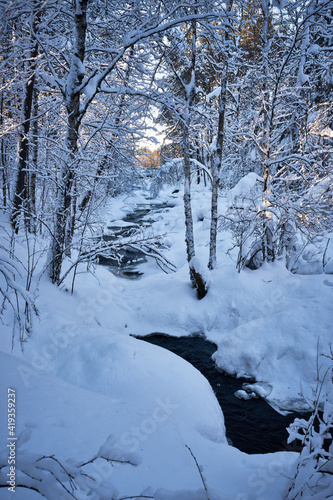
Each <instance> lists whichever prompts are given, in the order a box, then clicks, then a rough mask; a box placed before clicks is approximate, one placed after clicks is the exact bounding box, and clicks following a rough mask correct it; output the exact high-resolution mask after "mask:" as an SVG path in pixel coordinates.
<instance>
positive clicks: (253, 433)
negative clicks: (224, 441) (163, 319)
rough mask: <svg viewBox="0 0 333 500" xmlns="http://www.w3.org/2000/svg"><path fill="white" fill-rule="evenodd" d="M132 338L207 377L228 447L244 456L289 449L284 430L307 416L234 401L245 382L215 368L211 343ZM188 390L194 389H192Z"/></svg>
mask: <svg viewBox="0 0 333 500" xmlns="http://www.w3.org/2000/svg"><path fill="white" fill-rule="evenodd" d="M136 338H139V339H140V340H143V341H146V342H150V343H152V344H155V345H158V346H160V347H163V348H164V349H168V350H169V351H172V352H173V353H175V354H177V355H178V356H180V357H182V358H183V359H185V360H186V361H188V362H189V363H191V364H192V365H193V366H195V368H197V369H198V370H199V371H200V372H201V373H202V374H203V375H204V376H205V377H206V378H207V380H208V382H209V383H210V385H211V387H212V389H213V391H214V393H215V395H216V398H217V400H218V402H219V404H220V406H221V409H222V411H223V414H224V420H225V426H226V434H227V438H228V441H229V442H230V444H232V445H233V446H235V447H236V448H238V449H239V450H241V451H244V452H245V453H270V452H275V451H287V450H288V451H289V450H291V449H292V448H291V446H290V445H287V438H288V432H287V430H286V427H288V425H289V424H290V423H291V422H293V421H294V419H295V418H296V417H298V418H307V417H308V416H309V415H305V414H304V413H302V414H299V413H295V412H292V413H288V414H287V415H281V414H280V413H278V412H277V411H276V410H274V409H273V408H272V407H271V406H270V405H269V404H268V403H267V402H266V401H265V400H264V399H262V398H256V399H249V400H245V401H244V400H241V399H238V398H237V397H236V396H235V392H236V391H238V390H240V389H241V388H242V385H243V383H249V379H242V378H235V377H232V376H230V375H227V374H225V373H223V372H221V371H220V370H219V369H218V368H217V366H216V365H215V363H214V361H213V360H212V354H213V353H214V352H215V351H216V346H215V344H213V343H212V342H209V341H208V340H206V339H205V338H203V337H171V336H169V335H163V334H160V333H154V334H151V335H147V336H145V337H138V336H136ZM191 389H192V390H195V387H194V388H191ZM293 449H294V448H293Z"/></svg>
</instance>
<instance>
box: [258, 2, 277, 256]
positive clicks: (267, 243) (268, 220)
mask: <svg viewBox="0 0 333 500" xmlns="http://www.w3.org/2000/svg"><path fill="white" fill-rule="evenodd" d="M261 7H262V12H263V20H264V22H263V30H262V59H263V98H262V101H263V102H262V106H263V137H264V143H263V150H264V161H263V179H264V186H263V206H264V210H263V211H262V218H263V239H262V255H263V260H264V262H265V261H266V262H272V261H274V258H275V255H274V245H273V232H274V231H273V227H272V226H273V220H272V214H271V212H270V210H269V207H270V186H269V180H270V172H269V160H270V150H271V133H272V122H273V107H272V103H271V102H270V101H271V98H270V93H269V82H270V73H269V65H268V55H269V40H268V21H269V8H270V2H269V0H262V2H261ZM265 207H267V209H266V208H265Z"/></svg>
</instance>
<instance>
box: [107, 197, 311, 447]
mask: <svg viewBox="0 0 333 500" xmlns="http://www.w3.org/2000/svg"><path fill="white" fill-rule="evenodd" d="M171 207H172V205H171V204H170V205H169V204H161V205H155V204H154V205H149V204H140V205H138V207H137V208H136V209H135V210H134V211H133V212H132V213H129V214H128V215H126V216H125V217H124V219H123V222H124V223H125V224H124V225H123V226H121V225H119V223H118V224H117V225H110V226H108V234H107V235H105V236H104V238H105V240H106V241H114V240H115V239H117V238H119V237H126V236H130V235H135V234H137V233H138V232H139V231H140V228H142V227H149V226H150V225H151V224H152V223H153V222H154V219H153V217H154V215H156V214H158V213H161V212H163V211H164V210H166V209H169V208H171ZM145 261H146V257H145V256H144V255H143V254H142V253H140V252H139V251H137V250H135V251H134V250H132V249H130V248H129V249H124V251H123V255H122V259H121V262H120V263H119V262H118V261H117V260H115V259H114V258H113V257H112V256H107V255H101V256H99V263H100V264H102V265H105V266H107V267H108V268H109V269H110V271H111V272H113V273H114V274H116V275H118V276H121V277H123V278H130V279H135V278H138V277H140V276H141V275H142V273H141V272H140V269H139V267H138V266H139V265H140V263H142V262H145ZM137 338H139V339H142V340H144V341H147V342H150V343H153V344H156V345H158V346H160V347H163V348H165V349H168V350H170V351H172V352H174V353H175V354H177V355H178V356H180V357H182V358H184V359H185V360H186V361H188V362H189V363H191V364H192V365H193V366H195V367H196V368H197V369H198V370H199V371H200V372H201V373H202V374H203V375H204V376H205V377H206V378H207V379H208V381H209V383H210V384H211V386H212V388H213V390H214V392H215V395H216V397H217V399H218V401H219V403H220V406H221V408H222V411H223V414H224V418H225V425H226V432H227V438H228V439H229V441H230V442H231V443H232V444H233V445H234V446H235V447H237V448H238V449H240V450H241V451H244V452H246V453H269V452H275V451H282V450H288V449H290V448H289V447H288V445H287V438H288V433H287V431H286V427H288V425H289V424H290V423H291V422H292V421H293V420H294V419H295V418H296V417H301V418H304V416H305V415H304V414H302V415H300V414H296V413H290V414H288V415H281V414H279V413H278V412H277V411H275V410H274V409H273V408H272V407H271V406H270V405H269V404H268V403H266V401H265V400H263V399H261V398H258V399H250V400H247V401H244V400H239V399H238V398H236V397H235V395H234V394H235V392H236V391H237V390H239V389H241V388H242V385H243V383H244V382H249V380H248V379H246V380H245V379H236V378H234V377H231V376H229V375H226V374H224V373H222V372H220V371H219V370H218V369H217V367H216V365H215V363H214V361H213V360H212V354H213V353H214V352H215V351H216V346H215V344H213V343H211V342H209V341H207V340H205V339H204V338H202V337H180V338H176V337H171V336H168V335H163V334H160V333H155V334H152V335H149V336H145V337H137ZM189 390H191V388H190V389H189ZM192 390H195V388H192Z"/></svg>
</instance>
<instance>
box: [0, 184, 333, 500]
mask: <svg viewBox="0 0 333 500" xmlns="http://www.w3.org/2000/svg"><path fill="white" fill-rule="evenodd" d="M172 191H173V190H172V189H166V190H164V191H163V192H162V193H161V194H160V196H159V198H158V200H154V202H155V201H158V202H165V201H168V202H172V204H174V205H175V206H174V207H173V208H169V209H165V211H164V212H163V213H159V214H156V215H155V219H156V220H155V223H154V224H153V225H152V226H151V228H150V229H148V230H147V231H148V232H149V233H150V234H155V235H156V234H164V235H165V236H164V243H165V245H166V248H165V249H164V253H165V256H166V257H167V258H168V259H169V260H170V261H172V262H173V263H174V264H175V266H176V268H177V271H176V272H175V273H171V272H170V273H169V274H165V273H163V272H162V270H161V269H160V268H159V267H158V266H157V264H156V263H155V262H154V261H153V260H149V261H148V262H147V263H145V264H143V265H142V266H141V270H142V271H144V275H143V277H141V278H140V279H138V280H126V279H123V278H119V277H116V276H114V275H112V274H111V273H110V272H109V271H108V270H107V269H106V268H102V267H101V266H99V267H97V268H96V270H95V273H94V274H91V273H84V272H81V273H79V274H78V275H77V277H76V282H75V290H74V294H73V295H71V294H70V293H69V292H68V290H67V288H68V289H70V287H71V281H70V276H69V277H68V279H67V282H66V283H65V285H64V286H63V287H62V288H61V289H57V288H56V287H55V286H53V285H51V284H50V283H49V282H48V280H47V279H46V277H45V276H43V277H42V278H41V279H40V280H39V284H38V298H37V302H36V304H37V307H38V309H39V312H40V318H39V320H38V319H37V320H35V325H34V329H33V332H32V335H31V337H30V339H29V340H28V342H27V343H26V344H25V346H24V353H22V352H21V348H20V343H19V342H18V339H15V343H14V349H13V350H12V345H11V341H12V339H11V331H12V316H11V312H10V310H9V309H8V311H6V312H5V314H4V324H3V325H1V331H2V333H1V340H2V352H1V353H0V357H1V363H0V367H1V380H2V383H1V392H2V395H1V412H0V428H1V430H2V431H1V446H0V461H2V462H3V461H6V457H7V456H8V453H9V451H8V450H9V448H8V447H6V445H7V443H8V440H7V438H8V437H9V436H8V435H7V388H8V387H9V388H13V389H15V391H16V411H17V419H16V429H15V433H16V436H19V435H20V433H23V434H21V439H20V441H21V442H22V444H20V442H17V447H16V459H17V465H18V467H21V469H24V470H25V471H26V474H25V475H24V478H25V481H28V479H27V478H28V477H29V476H28V474H31V475H34V474H35V475H36V474H40V475H43V473H42V472H41V470H40V469H38V468H36V463H39V462H35V466H34V467H32V466H31V465H27V464H29V463H31V460H32V458H33V457H34V461H35V460H37V459H38V457H41V456H49V455H54V456H55V458H56V459H57V460H59V461H60V462H61V463H62V464H67V465H66V467H68V468H70V467H74V466H75V467H76V469H75V470H76V471H77V470H78V469H80V467H79V466H82V464H84V463H85V462H88V461H89V460H91V459H92V458H94V457H96V455H99V456H102V457H103V456H104V457H105V456H106V455H107V458H114V459H117V460H118V462H119V461H129V462H131V464H132V465H131V464H123V463H121V464H120V463H118V462H113V464H112V465H111V464H109V463H106V462H105V460H102V458H98V459H96V460H95V461H94V462H93V463H89V464H87V465H84V466H82V467H81V469H84V472H85V473H86V474H88V475H89V476H92V477H94V478H95V481H92V480H91V479H89V478H87V477H86V476H82V475H81V476H80V478H79V480H77V484H79V485H80V487H81V491H77V492H76V493H75V495H77V497H78V498H88V497H87V492H88V491H89V488H90V490H91V491H94V494H95V495H96V496H92V497H91V498H95V499H96V500H97V499H104V498H105V499H106V498H108V499H110V498H127V497H131V498H132V497H134V498H136V497H135V496H134V495H143V498H145V497H146V498H155V499H156V500H187V499H188V500H201V499H207V498H209V499H210V500H222V499H223V500H228V499H230V500H250V499H253V500H255V499H257V500H259V499H261V500H264V499H265V500H278V499H282V498H284V496H285V495H286V492H287V490H288V486H289V485H290V480H289V479H288V478H289V477H291V476H292V475H293V473H294V469H295V461H296V458H297V454H295V453H291V452H280V453H274V454H269V455H246V454H244V453H242V452H240V451H239V450H237V449H235V448H233V447H232V446H229V445H228V443H227V442H226V438H225V428H224V419H223V414H222V412H221V410H220V408H219V405H218V403H217V401H216V398H215V396H214V394H213V392H212V389H211V388H210V386H209V384H208V382H207V381H206V379H205V378H204V377H203V376H202V375H201V374H200V373H199V372H198V371H197V370H196V369H195V368H194V367H192V366H191V365H190V364H188V363H187V362H186V361H184V360H182V359H180V358H179V357H177V356H175V355H174V354H172V353H170V352H168V351H165V350H163V349H161V348H159V347H156V346H153V345H150V344H148V343H143V342H141V341H139V340H137V339H134V338H132V337H131V336H130V335H144V334H149V333H152V332H162V333H167V334H170V335H174V336H182V335H191V334H198V333H200V334H204V335H205V336H206V337H207V338H208V339H209V340H212V341H213V342H215V343H216V345H217V346H218V350H217V352H216V353H215V360H216V363H217V364H218V365H219V366H220V367H221V368H223V369H224V370H226V371H227V372H230V373H232V374H235V375H242V376H243V375H246V376H251V377H255V379H256V380H257V382H259V383H260V382H261V383H262V385H261V386H260V385H259V386H258V389H257V390H258V391H259V392H261V393H262V395H264V396H265V397H266V398H267V399H268V401H269V402H270V403H271V404H272V405H275V406H278V407H279V408H281V409H290V408H300V407H304V400H303V399H302V397H301V396H300V392H301V391H302V392H303V393H304V394H305V395H306V396H307V397H309V396H311V394H312V389H313V388H314V387H315V384H316V378H317V366H316V363H317V351H318V350H319V353H324V354H327V353H328V352H329V344H330V342H331V341H332V320H333V312H332V306H331V304H332V299H333V277H332V276H331V275H328V274H317V275H300V274H298V275H294V274H291V273H289V272H288V271H287V270H286V269H285V267H284V265H283V263H282V262H276V263H274V264H271V265H265V266H263V267H262V268H261V269H259V270H257V271H250V270H245V271H243V272H241V273H240V274H238V273H237V271H236V269H235V263H234V262H233V261H232V260H231V259H230V257H229V256H227V255H226V251H227V250H228V249H229V248H230V246H231V242H230V236H229V235H228V234H226V233H223V232H221V233H220V234H219V242H218V262H219V265H218V268H217V269H216V270H215V271H213V272H211V273H210V275H209V276H208V279H209V293H208V294H207V296H206V297H205V298H204V299H203V300H201V301H198V300H197V298H196V295H195V293H194V291H193V289H192V288H191V287H190V284H189V276H188V267H187V263H186V256H185V244H184V236H183V235H184V219H183V207H182V195H181V193H172ZM142 202H146V203H147V200H146V199H145V196H144V195H143V194H142V193H136V194H133V195H132V196H130V197H129V196H127V197H122V198H119V199H117V200H111V201H110V204H109V206H108V207H107V210H106V212H105V214H104V222H105V227H106V226H107V224H108V223H109V222H111V221H114V220H120V219H121V218H122V216H123V215H124V213H126V212H129V211H131V209H132V208H135V206H136V205H137V204H138V203H142ZM223 203H224V205H225V206H226V204H227V198H226V199H225V200H224V201H223ZM209 204H210V200H209V196H208V193H207V192H205V191H204V190H203V189H202V187H199V188H197V190H194V192H193V213H194V222H195V240H196V247H197V255H198V259H199V260H200V261H201V262H202V263H203V264H205V263H206V262H207V261H208V233H209V212H210V208H209ZM149 218H151V215H149ZM17 252H18V255H19V256H21V258H23V254H24V248H23V247H22V248H20V246H18V247H17ZM327 258H329V255H328V257H327ZM81 270H82V271H83V270H84V266H83V265H82V268H81ZM66 286H67V288H66ZM319 363H320V364H321V365H323V366H322V370H324V369H325V367H326V366H328V363H329V361H328V359H327V358H325V357H319ZM244 404H246V403H244ZM104 444H105V445H104ZM19 445H20V446H19ZM103 445H104V447H103ZM1 450H2V451H1ZM69 459H73V460H71V461H70V462H68V460H69ZM29 460H30V462H29ZM44 460H46V459H44ZM49 460H50V459H49ZM51 460H52V459H51ZM20 461H21V462H20ZM66 461H67V462H66ZM73 464H74V465H73ZM53 466H54V464H53ZM29 467H30V468H29ZM48 474H49V476H51V474H50V473H49V472H44V476H43V477H44V479H43V480H45V481H46V482H45V488H46V490H45V491H46V494H47V498H49V499H53V498H55V499H58V498H64V499H67V498H72V497H71V496H70V493H69V491H70V484H69V483H68V484H67V487H68V492H66V491H65V490H63V489H61V487H60V486H59V485H60V483H59V482H58V481H56V480H54V481H53V482H52V477H53V479H54V476H52V477H51V478H49V479H47V478H46V479H45V476H47V475H48ZM54 474H55V475H57V473H56V472H54ZM73 475H74V472H73ZM19 477H20V473H19V472H18V471H17V477H16V480H17V484H19V482H20V481H19ZM75 477H76V476H75ZM111 485H113V486H111ZM43 487H44V486H43ZM205 487H206V488H207V490H208V492H206V491H205ZM59 488H60V489H59ZM112 488H114V490H112ZM52 492H53V493H52ZM11 495H12V493H11V492H10V491H8V490H7V489H6V488H3V489H0V497H1V499H2V498H4V499H6V498H12V496H11ZM52 495H53V496H52ZM112 495H113V496H112ZM39 497H40V496H39V495H38V494H37V493H36V492H34V491H32V490H30V491H28V490H23V489H18V488H17V489H16V496H15V498H16V499H17V500H26V499H30V498H31V499H35V498H39Z"/></svg>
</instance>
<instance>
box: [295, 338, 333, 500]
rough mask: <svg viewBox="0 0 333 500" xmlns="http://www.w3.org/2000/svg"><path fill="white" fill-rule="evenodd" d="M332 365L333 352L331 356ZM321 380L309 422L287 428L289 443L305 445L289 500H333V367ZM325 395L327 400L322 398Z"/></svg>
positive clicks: (321, 376) (301, 422)
mask: <svg viewBox="0 0 333 500" xmlns="http://www.w3.org/2000/svg"><path fill="white" fill-rule="evenodd" d="M329 358H330V359H331V361H332V362H333V352H332V348H331V354H330V356H329ZM318 376H319V380H318V382H317V386H316V389H315V392H314V400H313V402H312V403H311V406H312V415H311V417H310V419H309V420H308V421H306V420H304V419H298V418H297V419H296V420H295V421H294V422H293V423H292V424H291V425H290V427H289V428H288V429H287V430H288V432H289V438H288V443H292V442H293V441H295V440H297V441H300V442H301V444H302V451H301V454H300V457H299V459H298V464H297V468H296V474H295V477H294V479H293V481H292V486H291V488H290V490H289V493H288V495H287V500H297V499H300V498H311V499H316V500H324V499H327V498H331V497H332V484H333V480H332V478H333V367H332V365H331V366H330V367H329V368H328V369H327V370H326V372H325V373H324V374H321V373H320V372H318ZM323 393H324V397H323Z"/></svg>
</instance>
